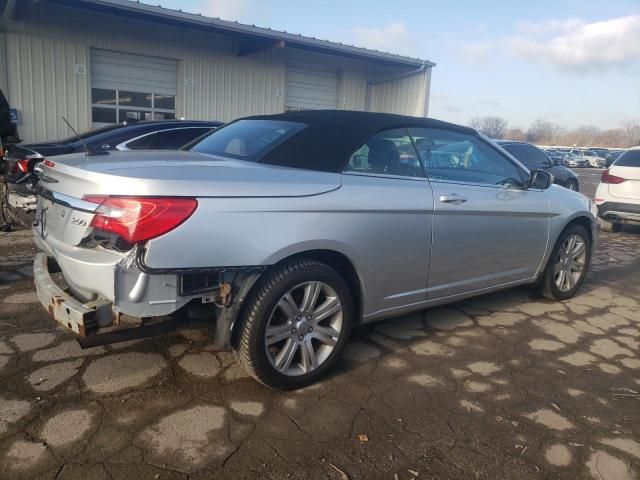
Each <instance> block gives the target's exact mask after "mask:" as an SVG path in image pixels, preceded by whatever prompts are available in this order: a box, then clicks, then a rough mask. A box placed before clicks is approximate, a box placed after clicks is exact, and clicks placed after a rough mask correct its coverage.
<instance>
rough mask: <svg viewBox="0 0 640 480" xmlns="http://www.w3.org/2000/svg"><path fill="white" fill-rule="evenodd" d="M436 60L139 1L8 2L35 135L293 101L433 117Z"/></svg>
mask: <svg viewBox="0 0 640 480" xmlns="http://www.w3.org/2000/svg"><path fill="white" fill-rule="evenodd" d="M434 65H435V64H434V63H432V62H429V61H425V60H420V59H415V58H409V57H403V56H399V55H394V54H390V53H384V52H379V51H373V50H368V49H364V48H357V47H353V46H349V45H343V44H340V43H334V42H330V41H326V40H318V39H315V38H311V37H304V36H301V35H295V34H290V33H286V32H279V31H275V30H271V29H268V28H259V27H255V26H249V25H243V24H240V23H236V22H228V21H224V20H219V19H215V18H208V17H204V16H201V15H195V14H190V13H184V12H180V11H176V10H170V9H166V8H162V7H157V6H150V5H146V4H143V3H139V2H135V1H130V0H0V88H2V90H3V91H4V92H5V94H6V96H7V97H8V99H9V102H10V104H11V107H12V108H15V109H16V113H17V114H18V117H19V122H20V125H19V131H20V134H21V136H22V137H23V138H24V139H25V140H26V141H40V140H45V139H55V138H60V137H66V136H69V134H70V132H69V131H68V127H67V126H66V125H65V124H64V122H63V121H62V117H63V116H64V117H66V118H67V119H68V120H69V122H71V124H72V125H75V126H76V127H77V128H78V129H80V130H86V129H89V128H92V127H96V126H100V125H103V124H106V123H112V122H116V121H122V120H125V119H152V118H154V119H155V118H174V117H175V118H181V117H183V118H188V119H196V120H221V121H230V120H233V119H235V118H238V117H241V116H245V115H252V114H261V113H276V112H282V111H284V110H287V109H325V108H327V109H335V108H337V109H351V110H367V111H383V112H392V113H402V114H408V115H414V116H426V115H427V112H428V106H429V87H430V81H431V70H432V67H433V66H434Z"/></svg>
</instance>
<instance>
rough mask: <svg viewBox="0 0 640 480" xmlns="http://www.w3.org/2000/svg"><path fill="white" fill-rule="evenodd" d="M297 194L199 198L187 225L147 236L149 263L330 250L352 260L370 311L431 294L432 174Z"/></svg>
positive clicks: (204, 263) (222, 261) (239, 260)
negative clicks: (151, 237) (330, 190)
mask: <svg viewBox="0 0 640 480" xmlns="http://www.w3.org/2000/svg"><path fill="white" fill-rule="evenodd" d="M342 177H343V180H342V182H343V186H342V187H341V188H340V189H338V190H335V191H332V192H329V193H324V194H320V195H314V196H306V197H298V198H200V199H199V200H198V201H199V207H198V210H197V211H196V213H195V214H194V215H193V216H192V217H191V218H190V219H188V220H187V221H186V222H185V223H184V224H183V225H181V226H180V227H178V228H177V229H175V230H173V231H172V232H169V233H168V234H166V235H163V236H162V237H159V238H157V239H154V240H152V241H150V242H149V244H148V251H147V256H146V259H145V261H146V263H147V264H148V265H149V266H151V267H158V268H160V267H162V268H184V267H213V266H257V265H273V264H276V263H278V262H279V261H281V260H282V259H285V258H287V257H289V256H291V255H295V254H298V253H301V252H306V251H310V250H319V249H320V250H332V251H335V252H339V253H341V254H343V255H344V256H346V257H347V258H348V259H349V260H350V261H351V263H352V264H353V265H354V267H355V269H356V271H357V273H358V275H359V278H360V282H361V288H362V291H363V298H364V304H363V310H364V315H365V317H366V316H367V315H369V314H373V313H376V312H378V311H382V310H389V309H394V308H398V307H400V306H403V305H407V304H412V303H419V302H421V301H424V300H425V299H426V287H427V272H428V263H429V251H430V242H431V218H432V217H431V215H432V211H433V198H432V194H431V189H430V187H429V184H428V182H427V181H426V180H399V179H389V178H374V177H366V176H355V175H343V176H342Z"/></svg>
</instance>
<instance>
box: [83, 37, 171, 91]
mask: <svg viewBox="0 0 640 480" xmlns="http://www.w3.org/2000/svg"><path fill="white" fill-rule="evenodd" d="M90 56H91V59H90V60H91V68H90V72H91V87H92V88H106V89H116V88H117V89H121V90H129V91H132V92H153V93H161V94H166V95H176V94H177V93H178V86H177V78H178V61H177V60H173V59H168V58H160V57H149V56H144V55H132V54H130V53H122V52H112V51H111V50H98V49H96V48H92V49H91V52H90Z"/></svg>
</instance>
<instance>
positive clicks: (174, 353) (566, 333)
mask: <svg viewBox="0 0 640 480" xmlns="http://www.w3.org/2000/svg"><path fill="white" fill-rule="evenodd" d="M580 175H581V181H582V186H583V191H584V192H585V193H587V194H591V195H593V190H594V188H595V185H596V184H597V181H598V175H599V174H598V172H594V171H591V170H585V171H581V172H580ZM639 247H640V228H627V229H625V231H624V232H623V233H620V234H603V235H602V236H601V243H600V247H599V249H598V251H597V253H596V255H595V258H594V262H593V268H592V270H591V273H590V274H589V276H588V278H587V282H586V283H585V285H584V287H583V288H582V290H581V291H580V293H579V295H578V296H577V297H576V298H574V299H572V300H570V301H566V302H561V303H555V302H549V301H547V300H541V299H539V298H535V297H533V296H532V295H531V293H530V291H529V290H527V289H522V288H519V289H513V290H509V291H505V292H501V293H497V294H492V295H486V296H482V297H479V298H476V299H472V300H468V301H464V302H460V303H456V304H453V305H451V306H449V307H446V308H438V309H432V310H428V311H424V312H419V313H417V314H413V315H409V316H405V317H400V318H397V319H393V320H390V321H387V322H384V323H378V324H375V325H371V326H367V327H361V328H358V329H356V331H355V332H354V335H353V338H352V341H351V342H350V344H349V346H348V349H347V352H346V354H345V356H344V359H343V361H342V362H341V363H340V365H339V368H337V369H336V371H335V372H334V373H333V375H331V376H330V377H329V378H327V379H326V380H325V381H323V382H321V383H320V384H318V385H314V386H312V387H309V388H306V389H303V390H301V391H297V392H288V393H282V392H274V391H270V390H268V389H266V388H264V387H261V386H260V385H258V384H257V383H256V382H254V381H252V380H251V379H249V378H247V377H246V375H245V374H244V372H243V371H242V370H241V369H240V368H239V366H238V364H237V363H236V361H235V358H234V356H233V355H232V354H231V353H230V352H228V351H218V350H215V349H214V348H213V347H212V344H211V341H210V335H211V334H212V329H207V328H205V329H195V328H193V329H183V330H181V331H178V332H175V333H173V334H170V335H166V336H163V337H158V338H154V339H147V340H140V341H135V342H129V343H125V344H120V345H115V346H110V347H99V348H95V349H89V350H81V349H80V348H79V346H78V344H77V343H76V342H75V340H74V339H73V338H72V337H71V336H70V335H68V334H66V333H65V332H63V331H62V330H59V329H57V328H56V327H55V326H54V324H53V323H52V321H51V320H50V319H49V318H48V317H47V315H46V313H45V312H44V311H43V309H42V307H41V306H40V305H39V304H38V303H37V301H36V297H35V294H34V289H33V283H32V279H31V275H32V269H31V267H30V262H31V261H32V258H33V254H34V248H33V245H32V243H31V240H30V238H29V235H28V234H27V233H26V232H14V233H8V234H5V233H0V478H11V479H16V478H56V479H69V478H82V479H86V478H91V479H94V478H95V479H102V478H106V479H108V478H123V479H124V478H127V479H130V478H140V479H146V478H152V479H159V478H162V479H165V478H195V479H200V478H232V479H238V478H274V479H280V478H309V479H315V478H334V479H342V480H344V479H347V478H349V479H356V478H358V479H360V478H362V479H371V478H385V479H395V478H397V479H414V478H436V477H437V478H452V479H453V478H455V479H459V478H487V479H496V478H518V479H523V478H527V479H529V478H567V479H569V478H570V479H575V478H585V479H587V478H595V479H602V480H628V479H638V477H639V476H640V473H639V472H640V433H639V432H640V353H639V349H640V248H639Z"/></svg>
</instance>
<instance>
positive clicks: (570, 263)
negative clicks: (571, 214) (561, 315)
mask: <svg viewBox="0 0 640 480" xmlns="http://www.w3.org/2000/svg"><path fill="white" fill-rule="evenodd" d="M590 260H591V238H590V237H589V234H588V233H587V231H586V230H585V228H584V227H583V226H581V225H570V226H569V227H567V228H566V229H565V230H564V231H563V232H562V233H561V234H560V237H559V238H558V241H557V242H556V245H555V247H554V249H553V251H552V252H551V255H550V256H549V261H548V262H547V267H546V268H545V270H544V272H543V273H542V282H541V284H540V286H541V287H542V294H543V295H544V296H545V297H547V298H551V299H554V300H566V299H568V298H571V297H573V296H574V295H575V294H576V292H577V291H578V289H579V288H580V286H581V285H582V282H583V281H584V277H585V276H586V274H587V269H588V267H589V262H590Z"/></svg>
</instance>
